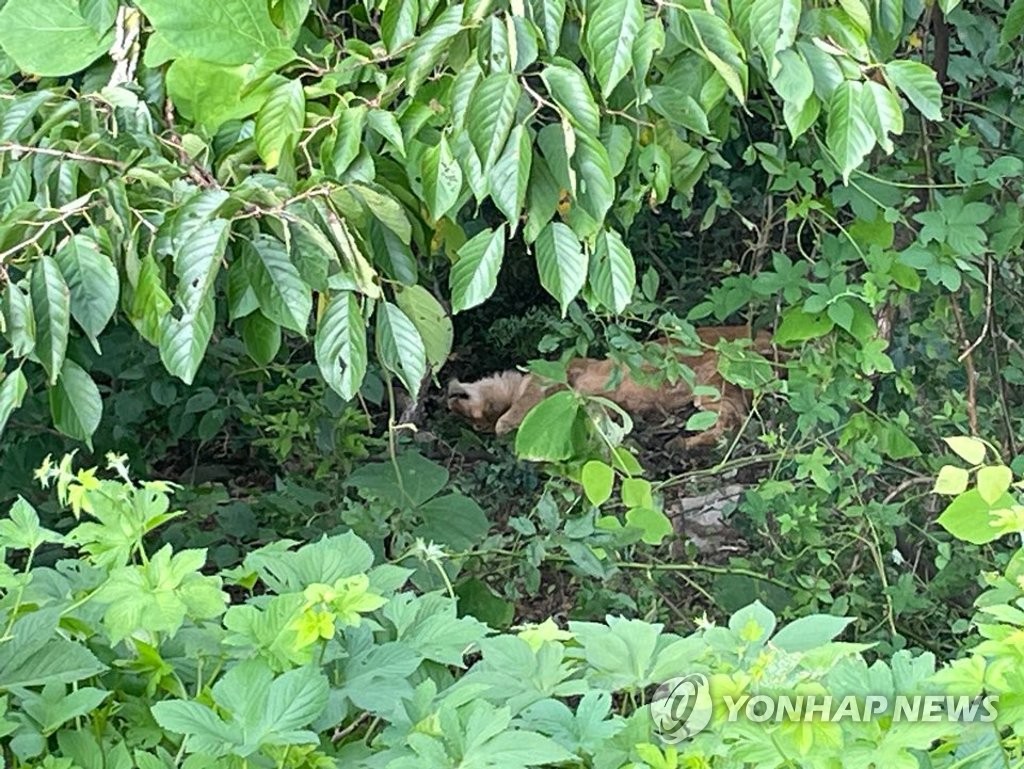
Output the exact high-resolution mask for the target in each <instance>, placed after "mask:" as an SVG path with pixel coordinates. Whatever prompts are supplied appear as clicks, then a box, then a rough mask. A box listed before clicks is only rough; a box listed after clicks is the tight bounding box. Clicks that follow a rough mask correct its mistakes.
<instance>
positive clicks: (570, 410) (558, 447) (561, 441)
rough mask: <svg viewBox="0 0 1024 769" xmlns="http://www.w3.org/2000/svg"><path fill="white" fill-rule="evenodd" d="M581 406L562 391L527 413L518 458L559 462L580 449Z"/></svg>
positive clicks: (517, 444)
mask: <svg viewBox="0 0 1024 769" xmlns="http://www.w3.org/2000/svg"><path fill="white" fill-rule="evenodd" d="M579 416H580V402H579V400H578V399H577V398H576V395H575V393H572V392H569V391H567V390H563V391H561V392H557V393H555V394H554V395H551V396H549V397H548V398H545V399H544V400H542V401H541V402H540V403H538V404H537V405H536V406H534V407H533V408H532V409H530V411H529V412H528V413H527V415H526V417H525V419H523V423H522V424H521V425H520V426H519V432H517V433H516V455H517V456H519V458H520V459H526V460H530V461H533V462H558V461H560V460H564V459H569V458H571V457H572V456H574V455H575V453H576V450H577V447H578V442H579V441H578V437H579V423H578V418H579Z"/></svg>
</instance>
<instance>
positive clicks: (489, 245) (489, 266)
mask: <svg viewBox="0 0 1024 769" xmlns="http://www.w3.org/2000/svg"><path fill="white" fill-rule="evenodd" d="M504 256H505V225H502V226H500V227H498V229H496V230H484V231H483V232H480V233H477V234H476V235H474V236H473V237H472V238H470V239H469V240H467V241H466V242H465V243H464V244H463V246H462V248H460V249H459V252H458V257H459V258H458V259H457V260H456V262H455V264H454V265H452V269H451V272H450V273H449V274H448V287H449V289H450V290H451V294H452V312H453V313H459V312H462V311H463V310H468V309H469V308H470V307H476V306H477V305H478V304H481V303H482V302H483V301H484V300H486V299H487V298H488V297H490V295H491V294H493V293H494V289H495V288H496V287H497V285H498V270H500V269H501V261H502V259H503V258H504Z"/></svg>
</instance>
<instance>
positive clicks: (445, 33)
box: [405, 3, 463, 96]
mask: <svg viewBox="0 0 1024 769" xmlns="http://www.w3.org/2000/svg"><path fill="white" fill-rule="evenodd" d="M462 12H463V5H462V3H459V4H458V5H452V6H449V7H448V8H447V9H446V10H445V11H444V13H442V14H441V15H440V16H439V17H438V18H437V20H436V21H434V22H433V23H431V25H430V26H429V27H428V28H427V31H426V32H424V33H423V34H422V35H421V36H420V38H419V39H418V40H417V41H416V43H415V45H413V47H412V50H411V51H409V55H408V57H407V58H406V60H405V61H406V65H405V80H406V86H405V87H406V90H407V91H408V92H409V95H410V96H414V95H415V94H416V91H417V90H419V87H420V85H421V84H422V83H423V81H424V80H425V79H426V77H427V75H429V74H430V72H431V70H433V69H434V67H435V66H436V65H437V64H438V63H439V62H440V60H441V57H442V56H443V55H444V53H445V51H447V50H448V47H449V46H450V45H451V42H452V38H453V37H455V35H456V34H457V33H458V32H459V30H461V29H462Z"/></svg>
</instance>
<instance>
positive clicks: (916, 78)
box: [885, 61, 942, 121]
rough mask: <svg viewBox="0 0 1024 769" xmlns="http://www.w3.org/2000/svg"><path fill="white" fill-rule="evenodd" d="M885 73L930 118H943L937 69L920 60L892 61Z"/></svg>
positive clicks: (886, 67) (886, 66) (940, 87)
mask: <svg viewBox="0 0 1024 769" xmlns="http://www.w3.org/2000/svg"><path fill="white" fill-rule="evenodd" d="M885 75H886V77H888V78H889V80H890V81H892V84H893V85H894V86H896V87H897V88H899V89H900V90H901V91H902V92H903V94H904V95H905V96H906V97H907V98H908V99H910V102H911V104H913V105H914V106H915V107H917V109H918V111H919V112H920V113H921V114H922V115H924V116H925V117H926V118H928V119H929V120H935V121H939V120H942V86H940V85H939V81H938V80H937V79H936V77H935V71H934V70H933V69H932V68H931V67H929V66H928V65H927V64H922V63H921V62H919V61H890V62H889V63H888V64H886V65H885Z"/></svg>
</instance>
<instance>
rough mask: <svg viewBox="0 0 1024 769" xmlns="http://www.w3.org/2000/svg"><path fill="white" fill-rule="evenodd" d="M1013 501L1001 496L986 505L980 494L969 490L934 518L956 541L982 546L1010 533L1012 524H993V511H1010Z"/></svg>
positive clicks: (994, 521) (1007, 496)
mask: <svg viewBox="0 0 1024 769" xmlns="http://www.w3.org/2000/svg"><path fill="white" fill-rule="evenodd" d="M1014 504H1015V500H1014V499H1013V497H1011V496H1010V495H1009V494H1004V495H1003V496H1002V497H1000V498H999V499H997V500H995V502H991V503H990V502H986V501H985V500H984V499H983V498H982V496H981V492H979V491H978V490H977V489H970V490H968V491H965V492H964V493H963V494H961V495H960V496H958V497H957V498H956V499H954V500H953V501H952V502H950V503H949V506H948V507H946V509H945V510H944V511H943V513H942V515H940V516H939V517H938V523H939V525H940V526H942V527H943V528H944V529H945V530H946V531H948V532H949V533H950V534H952V535H953V536H954V537H956V538H957V539H962V540H963V541H965V542H970V543H971V544H973V545H985V544H988V543H989V542H993V541H995V540H997V539H999V538H1000V537H1001V536H1003V534H1008V533H1010V532H1012V531H1013V524H1012V522H1010V523H1008V524H1006V525H1003V526H999V525H995V523H996V518H995V517H994V516H993V512H994V511H996V510H1007V509H1009V508H1012V507H1013V505H1014Z"/></svg>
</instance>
